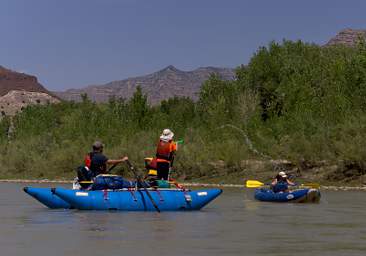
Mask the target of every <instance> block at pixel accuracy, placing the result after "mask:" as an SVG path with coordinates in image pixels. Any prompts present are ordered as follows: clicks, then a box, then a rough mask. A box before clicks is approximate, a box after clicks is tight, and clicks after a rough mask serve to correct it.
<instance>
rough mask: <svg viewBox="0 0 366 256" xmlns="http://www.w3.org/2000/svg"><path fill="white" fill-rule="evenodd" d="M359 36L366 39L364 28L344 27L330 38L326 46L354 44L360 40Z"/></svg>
mask: <svg viewBox="0 0 366 256" xmlns="http://www.w3.org/2000/svg"><path fill="white" fill-rule="evenodd" d="M360 38H364V39H366V30H361V29H344V30H342V31H340V32H339V33H338V34H337V35H336V36H335V37H333V38H331V39H330V40H329V41H328V43H327V44H326V46H329V45H337V44H343V45H347V46H354V45H356V43H357V42H358V41H359V40H360Z"/></svg>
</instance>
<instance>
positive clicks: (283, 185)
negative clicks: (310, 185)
mask: <svg viewBox="0 0 366 256" xmlns="http://www.w3.org/2000/svg"><path fill="white" fill-rule="evenodd" d="M289 185H290V186H295V185H296V184H295V183H294V182H292V181H290V180H289V179H288V177H287V174H286V173H285V172H279V173H278V174H277V176H276V178H275V179H274V180H273V181H272V183H271V186H272V190H273V192H275V193H279V192H288V186H289Z"/></svg>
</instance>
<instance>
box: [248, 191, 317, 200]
mask: <svg viewBox="0 0 366 256" xmlns="http://www.w3.org/2000/svg"><path fill="white" fill-rule="evenodd" d="M254 197H255V199H257V200H259V201H265V202H282V203H283V202H294V203H317V202H319V200H320V191H319V190H318V189H312V188H305V189H296V190H293V191H290V192H279V193H275V192H273V191H272V190H271V189H268V188H258V189H256V190H255V193H254Z"/></svg>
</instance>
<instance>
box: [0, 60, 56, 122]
mask: <svg viewBox="0 0 366 256" xmlns="http://www.w3.org/2000/svg"><path fill="white" fill-rule="evenodd" d="M59 101H60V100H59V99H58V98H56V97H54V96H53V95H51V94H50V92H49V91H47V90H46V89H45V88H44V87H43V86H42V85H41V84H40V83H38V80H37V78H36V77H35V76H31V75H27V74H24V73H18V72H15V71H12V70H9V69H6V68H4V67H2V66H0V118H1V117H2V116H5V115H14V114H15V113H16V112H17V111H20V110H21V109H22V108H24V107H25V106H27V105H28V104H45V103H48V102H49V103H55V102H59Z"/></svg>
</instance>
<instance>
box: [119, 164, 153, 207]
mask: <svg viewBox="0 0 366 256" xmlns="http://www.w3.org/2000/svg"><path fill="white" fill-rule="evenodd" d="M125 163H126V164H127V165H128V167H129V168H130V170H131V171H132V172H133V175H135V178H136V181H137V182H138V183H140V184H141V185H142V187H143V188H144V190H145V192H146V194H147V196H148V197H149V199H150V201H151V203H152V204H153V206H154V207H155V209H156V211H157V212H160V209H159V207H158V206H157V205H156V203H155V201H154V199H153V198H152V196H151V194H150V192H149V190H147V187H146V184H145V182H144V181H143V180H142V178H141V176H140V175H138V174H137V173H136V170H135V168H134V167H133V166H132V164H131V163H130V161H128V160H126V161H125Z"/></svg>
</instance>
